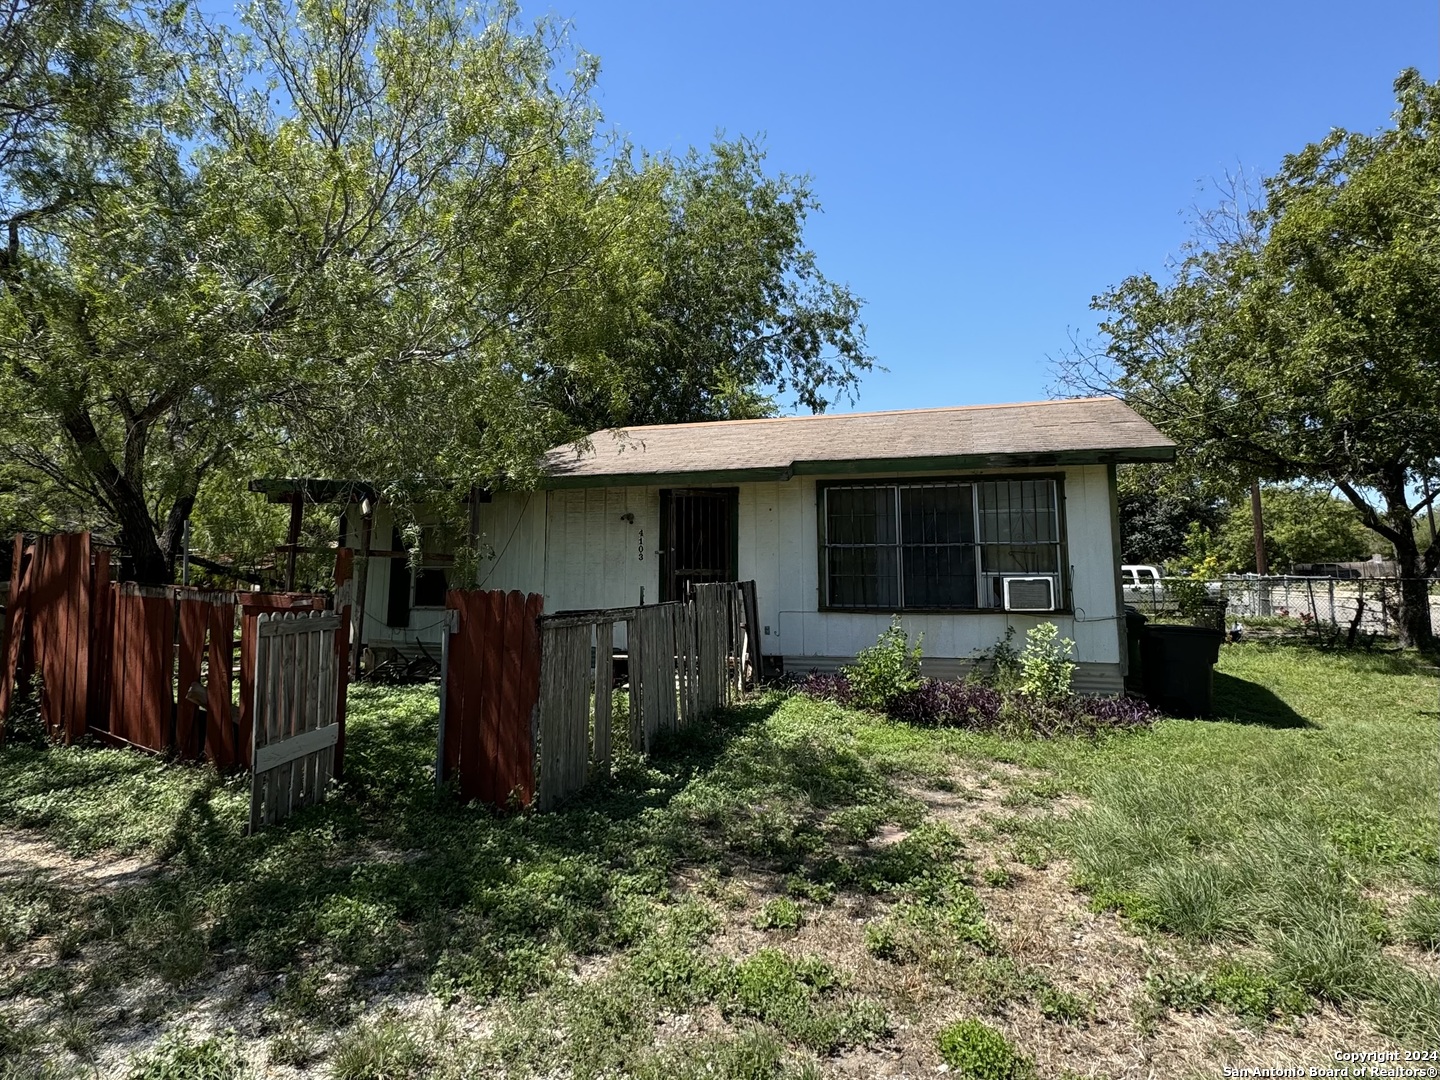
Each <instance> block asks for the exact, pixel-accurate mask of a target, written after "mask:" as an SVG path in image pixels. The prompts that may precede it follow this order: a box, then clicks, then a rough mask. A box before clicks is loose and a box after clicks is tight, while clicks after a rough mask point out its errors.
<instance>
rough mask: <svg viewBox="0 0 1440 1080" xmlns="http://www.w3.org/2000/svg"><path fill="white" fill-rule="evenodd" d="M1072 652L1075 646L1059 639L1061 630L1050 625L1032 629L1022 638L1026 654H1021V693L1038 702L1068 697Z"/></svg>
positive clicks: (1072, 663) (1072, 667)
mask: <svg viewBox="0 0 1440 1080" xmlns="http://www.w3.org/2000/svg"><path fill="white" fill-rule="evenodd" d="M1074 651H1075V643H1074V642H1073V641H1071V640H1070V639H1069V638H1062V637H1060V628H1059V627H1058V626H1056V625H1055V624H1054V623H1053V622H1046V623H1041V624H1040V625H1039V626H1036V627H1032V628H1031V630H1030V632H1029V633H1027V634H1026V635H1025V651H1024V652H1023V653H1021V654H1020V692H1021V693H1022V694H1024V695H1025V696H1026V697H1031V698H1034V699H1036V700H1037V701H1045V702H1052V701H1060V700H1062V699H1064V698H1068V697H1069V696H1070V680H1071V678H1072V677H1073V676H1074V674H1075V664H1074V662H1073V661H1071V659H1070V656H1071V654H1072V653H1074Z"/></svg>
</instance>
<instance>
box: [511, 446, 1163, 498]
mask: <svg viewBox="0 0 1440 1080" xmlns="http://www.w3.org/2000/svg"><path fill="white" fill-rule="evenodd" d="M1174 460H1175V448H1174V447H1173V446H1162V447H1151V448H1146V449H1134V450H1083V451H1082V450H1076V451H1066V452H1064V453H1054V454H956V455H951V456H946V457H923V458H855V459H847V460H844V461H795V462H792V463H791V464H790V465H789V466H788V467H786V468H783V469H782V468H765V469H728V470H723V471H720V472H692V473H683V472H682V473H606V474H599V473H596V474H586V475H583V476H576V475H571V476H566V475H563V474H560V475H552V476H548V477H545V478H543V479H542V480H541V481H540V483H539V486H540V487H541V488H550V489H558V488H577V487H682V486H683V487H703V486H713V485H721V484H735V483H762V482H765V481H786V480H790V479H791V478H793V477H796V476H841V475H846V474H858V473H886V472H892V473H893V472H897V471H903V472H954V471H957V470H967V471H969V470H990V469H1025V468H1030V469H1033V468H1052V469H1053V468H1057V467H1064V466H1070V465H1125V464H1132V463H1137V462H1142V461H1174Z"/></svg>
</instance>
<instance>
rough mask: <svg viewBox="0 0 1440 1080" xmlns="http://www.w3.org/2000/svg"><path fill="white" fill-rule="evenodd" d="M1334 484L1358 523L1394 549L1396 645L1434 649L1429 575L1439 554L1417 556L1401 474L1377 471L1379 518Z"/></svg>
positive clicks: (1395, 468) (1340, 482) (1349, 488)
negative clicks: (1397, 601) (1397, 598)
mask: <svg viewBox="0 0 1440 1080" xmlns="http://www.w3.org/2000/svg"><path fill="white" fill-rule="evenodd" d="M1334 480H1335V485H1336V487H1338V488H1339V489H1340V490H1341V491H1342V492H1343V493H1344V494H1345V497H1346V498H1348V499H1349V500H1350V502H1351V504H1352V505H1353V506H1354V507H1355V509H1356V510H1358V511H1359V512H1360V520H1361V521H1363V522H1364V523H1365V524H1366V526H1368V527H1369V528H1370V529H1371V530H1372V531H1374V532H1376V533H1378V534H1379V535H1381V536H1383V537H1385V539H1387V540H1389V541H1390V543H1391V544H1393V545H1394V546H1395V571H1396V573H1397V574H1398V575H1399V577H1400V590H1399V591H1400V606H1399V610H1398V611H1397V613H1396V615H1397V617H1396V630H1397V631H1398V632H1399V634H1400V644H1401V645H1403V646H1407V647H1409V648H1415V649H1432V648H1434V647H1435V632H1434V629H1433V628H1432V626H1431V625H1430V581H1429V575H1430V574H1431V573H1432V572H1433V571H1434V570H1435V569H1436V566H1437V564H1440V551H1428V552H1426V553H1425V554H1424V555H1423V556H1422V555H1421V554H1420V545H1419V542H1418V541H1417V540H1416V539H1415V511H1414V509H1413V508H1412V507H1411V506H1410V499H1409V497H1408V495H1407V494H1406V491H1405V470H1404V469H1402V468H1401V467H1400V466H1399V465H1391V466H1387V467H1385V468H1383V469H1381V470H1380V473H1379V476H1378V477H1377V479H1376V482H1375V484H1374V488H1375V490H1376V491H1377V492H1378V493H1379V495H1380V498H1381V499H1383V500H1384V502H1385V512H1384V513H1383V514H1382V513H1377V512H1376V510H1375V508H1374V507H1373V506H1371V505H1370V504H1369V502H1368V501H1366V499H1365V498H1364V497H1363V496H1362V495H1361V494H1360V493H1359V492H1358V491H1357V490H1356V489H1355V487H1354V486H1353V485H1352V484H1350V483H1349V482H1348V481H1347V480H1346V479H1345V478H1343V477H1335V478H1334Z"/></svg>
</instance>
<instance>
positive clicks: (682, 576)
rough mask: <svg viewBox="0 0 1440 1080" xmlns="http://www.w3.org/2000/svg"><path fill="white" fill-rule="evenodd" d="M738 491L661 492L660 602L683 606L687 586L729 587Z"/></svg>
mask: <svg viewBox="0 0 1440 1080" xmlns="http://www.w3.org/2000/svg"><path fill="white" fill-rule="evenodd" d="M738 497H739V489H737V488H676V489H673V490H665V491H661V492H660V599H661V600H684V599H685V598H686V597H687V596H689V594H690V586H691V585H694V584H705V583H707V582H712V581H734V580H735V572H736V563H737V558H736V550H735V549H736V531H735V511H736V503H737V502H738Z"/></svg>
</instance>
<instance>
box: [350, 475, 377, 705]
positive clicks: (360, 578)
mask: <svg viewBox="0 0 1440 1080" xmlns="http://www.w3.org/2000/svg"><path fill="white" fill-rule="evenodd" d="M374 527H375V504H374V503H371V504H370V512H369V513H362V514H361V515H360V559H359V565H358V566H357V567H356V568H355V644H354V646H353V647H352V648H351V650H350V678H351V679H352V680H354V679H358V678H360V654H361V653H363V652H364V651H365V594H366V592H367V590H368V589H369V586H370V541H371V539H372V533H373V532H374Z"/></svg>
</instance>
